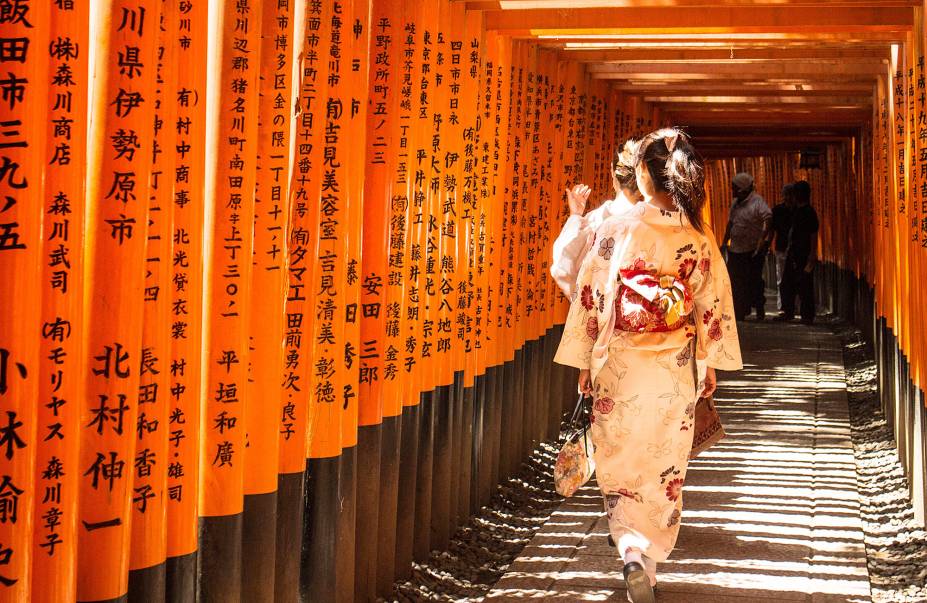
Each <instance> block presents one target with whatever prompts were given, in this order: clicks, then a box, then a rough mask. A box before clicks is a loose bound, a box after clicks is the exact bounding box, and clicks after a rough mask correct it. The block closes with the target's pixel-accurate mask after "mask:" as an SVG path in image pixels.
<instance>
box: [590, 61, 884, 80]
mask: <svg viewBox="0 0 927 603" xmlns="http://www.w3.org/2000/svg"><path fill="white" fill-rule="evenodd" d="M887 64H888V62H887V61H886V60H884V59H856V60H853V61H842V60H830V59H829V60H818V61H813V62H811V61H767V62H763V63H754V62H748V61H739V60H736V59H735V60H733V61H718V62H709V61H700V62H688V61H674V62H669V61H667V62H662V63H638V62H634V63H631V62H627V63H590V64H589V65H587V66H586V70H587V71H588V72H589V73H593V74H598V75H626V74H630V73H651V74H654V73H664V74H683V75H685V74H711V75H714V76H721V75H725V76H727V75H732V76H745V75H750V76H756V75H762V76H769V77H788V76H817V75H821V74H846V75H878V74H881V73H884V72H885V70H886V65H887Z"/></svg>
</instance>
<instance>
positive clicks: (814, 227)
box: [777, 180, 819, 325]
mask: <svg viewBox="0 0 927 603" xmlns="http://www.w3.org/2000/svg"><path fill="white" fill-rule="evenodd" d="M792 193H793V194H794V195H795V209H794V210H793V212H792V228H791V229H790V230H789V244H788V249H787V250H786V254H785V256H786V257H785V274H783V276H782V314H781V315H780V316H779V317H778V318H777V320H792V319H793V318H795V296H796V295H798V298H799V299H800V300H801V321H802V322H803V323H804V324H809V325H810V324H812V323H813V322H814V315H815V306H814V266H815V264H817V259H818V257H817V256H818V228H819V223H818V214H817V212H816V211H814V208H813V207H811V185H810V184H808V183H807V182H806V181H804V180H799V181H798V182H796V183H795V186H794V187H793V189H792Z"/></svg>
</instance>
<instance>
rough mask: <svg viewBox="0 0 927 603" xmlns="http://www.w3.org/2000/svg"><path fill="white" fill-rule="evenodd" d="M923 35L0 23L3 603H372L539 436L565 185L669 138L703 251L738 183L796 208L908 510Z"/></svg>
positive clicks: (830, 29)
mask: <svg viewBox="0 0 927 603" xmlns="http://www.w3.org/2000/svg"><path fill="white" fill-rule="evenodd" d="M924 23H925V7H924V5H923V3H922V2H920V1H908V0H886V1H882V2H877V1H865V0H824V1H820V2H806V1H803V0H795V1H790V0H783V1H775V2H774V1H769V2H748V1H746V0H704V1H703V0H665V1H663V0H641V1H637V2H635V1H630V0H628V1H625V0H615V1H604V0H601V1H600V0H574V1H569V0H498V1H479V0H475V1H463V0H416V1H412V0H263V1H261V0H208V1H207V0H54V1H51V0H46V1H42V0H10V1H2V2H0V91H2V97H0V189H2V192H0V199H2V201H0V411H2V412H0V601H33V602H36V603H40V602H46V601H47V602H66V601H194V600H197V601H218V602H236V601H245V602H255V601H271V600H273V601H287V602H289V601H299V600H305V601H318V602H320V603H322V602H324V603H328V602H343V601H374V600H376V599H377V597H386V598H388V597H389V596H390V593H391V589H392V587H393V584H394V583H395V582H396V581H397V580H402V579H405V578H407V577H409V576H410V575H411V573H412V568H413V562H414V561H422V560H424V559H426V558H427V557H428V555H429V553H430V552H431V551H433V550H443V549H446V548H447V546H448V543H449V541H450V538H451V536H452V534H453V533H454V532H455V530H456V529H457V528H458V527H460V526H462V525H464V524H465V523H466V522H467V521H468V518H470V517H471V516H472V515H473V514H474V513H476V512H477V511H478V510H479V509H480V508H481V507H482V506H483V505H485V504H487V503H488V502H489V501H490V499H491V497H492V494H493V492H494V491H495V488H496V486H497V485H498V484H500V483H502V482H503V481H504V480H505V479H506V478H508V477H510V476H512V475H513V474H514V473H515V472H516V471H517V470H518V468H519V465H520V463H521V462H522V461H523V460H524V459H525V458H527V457H528V455H529V454H530V453H531V451H532V450H533V449H534V448H535V446H536V445H537V444H538V443H539V442H542V441H556V438H557V436H558V434H559V432H560V428H561V421H562V419H563V414H564V411H568V410H569V409H571V408H572V406H573V404H574V403H575V400H576V384H577V381H576V379H577V374H576V371H575V370H573V369H569V368H567V367H563V366H560V365H556V364H554V363H553V362H552V359H553V355H554V352H555V350H556V347H557V344H558V342H559V341H560V334H561V332H562V325H563V322H564V319H565V316H566V313H567V310H568V308H569V300H568V299H566V298H565V297H564V296H563V294H562V293H561V292H560V291H559V289H558V288H557V286H556V284H555V283H554V281H553V280H552V278H551V277H550V274H549V269H550V263H551V246H552V242H553V240H554V239H555V238H556V236H557V234H558V232H559V230H560V227H561V225H562V224H563V223H564V221H565V220H566V218H567V216H568V214H569V209H568V205H567V200H566V194H565V189H567V188H568V187H570V186H572V185H573V184H576V183H585V184H588V185H589V186H591V187H592V190H593V192H592V199H593V200H594V201H601V200H602V199H607V198H610V196H611V195H612V194H613V191H612V176H611V160H612V157H613V154H614V151H615V149H616V148H617V147H618V146H619V145H621V144H622V143H623V141H624V140H626V139H628V138H629V137H639V136H641V135H643V134H646V133H647V132H649V131H651V130H653V129H656V128H658V127H661V126H668V125H672V126H679V127H681V128H684V129H685V131H687V132H688V133H689V134H690V135H691V137H692V140H693V144H694V145H695V147H696V148H697V149H698V150H699V151H700V152H701V153H702V154H703V156H704V157H705V158H706V171H707V178H706V189H707V198H708V202H707V203H706V207H705V210H704V217H705V220H706V222H707V223H708V224H709V225H710V226H711V227H712V230H713V231H714V233H715V234H716V235H718V237H719V238H720V234H721V233H722V232H723V231H724V226H725V224H726V221H727V217H728V210H729V208H730V206H731V177H732V176H733V174H734V173H735V172H739V171H747V172H751V173H752V174H753V175H754V176H755V178H756V186H757V190H758V192H759V193H760V194H761V195H762V196H763V197H765V198H766V199H767V200H768V201H769V203H770V205H772V204H773V203H775V202H776V201H777V200H778V199H779V191H780V189H781V187H782V185H783V184H784V183H786V182H792V181H795V180H799V179H804V180H807V181H808V182H810V183H811V186H812V200H813V205H814V207H815V209H816V210H817V212H818V215H819V217H820V223H821V229H820V232H819V249H820V256H821V257H820V259H821V263H820V265H819V267H818V268H817V270H816V284H817V290H818V297H819V311H820V312H821V313H822V314H828V315H831V316H833V317H839V318H842V319H843V320H844V321H845V322H846V323H848V324H853V325H856V326H857V327H858V328H859V330H860V331H861V332H862V333H863V335H864V336H865V338H866V339H867V340H868V341H870V342H871V343H872V344H873V346H874V348H873V349H874V350H875V356H876V358H875V360H876V361H877V365H878V385H879V392H880V396H881V400H882V403H881V406H882V410H883V412H884V413H885V416H886V417H887V420H888V421H889V424H890V425H891V427H892V428H893V430H894V443H895V445H896V447H897V450H898V454H899V456H900V459H901V463H902V465H903V468H904V471H905V476H906V479H907V483H908V488H909V499H910V503H911V504H912V505H913V506H914V508H915V512H916V514H918V516H919V517H920V518H921V519H923V515H924V511H925V479H924V478H925V412H924V410H925V408H924V394H923V392H924V388H925V386H927V363H925V361H927V330H925V328H924V323H925V321H927V294H925V290H924V287H923V284H924V281H925V280H927V117H925V116H927V88H925V83H924V82H925V77H927V71H925V66H924V55H925V30H924ZM796 328H797V325H796ZM815 328H817V327H815ZM754 335H755V333H754ZM749 336H750V332H748V331H745V332H744V334H743V335H742V337H749ZM752 345H754V347H757V348H762V346H763V345H764V344H763V342H762V341H761V340H757V341H755V342H754V343H753V344H752ZM801 353H802V352H801V351H800V350H796V351H795V352H794V354H796V355H800V354H801ZM796 357H797V356H796ZM798 361H799V360H796V362H798ZM724 378H725V377H724V376H723V375H722V376H721V378H720V384H721V386H722V387H723V386H724ZM770 387H772V386H771V385H770ZM809 387H810V386H809ZM799 389H800V387H799ZM722 411H723V409H722ZM723 414H724V413H723V412H722V415H723ZM616 571H617V570H616ZM671 600H688V599H686V598H685V597H683V598H681V599H671ZM698 600H702V599H698ZM705 600H708V599H705ZM770 600H774V599H770ZM809 600H810V599H809ZM815 600H818V599H815ZM821 600H823V599H821ZM828 600H831V599H828ZM833 600H849V599H833ZM854 600H855V599H854Z"/></svg>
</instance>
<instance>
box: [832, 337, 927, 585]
mask: <svg viewBox="0 0 927 603" xmlns="http://www.w3.org/2000/svg"><path fill="white" fill-rule="evenodd" d="M834 330H835V332H836V333H837V334H838V335H840V336H841V337H842V338H843V344H844V347H843V358H844V364H845V366H846V375H847V388H848V394H849V401H850V424H851V427H852V430H853V446H854V449H855V452H856V474H857V479H858V482H859V490H860V495H861V496H862V501H861V502H862V519H863V529H864V531H865V537H866V556H867V558H868V562H869V582H870V584H871V586H872V600H873V601H875V602H876V603H879V602H882V601H921V602H923V601H927V533H925V531H924V527H923V526H921V525H919V524H917V523H916V522H915V520H914V511H913V510H912V508H911V504H910V503H909V502H908V489H907V482H906V481H905V477H904V474H903V473H902V470H901V463H900V461H899V459H898V454H897V452H896V451H895V445H894V443H893V436H892V429H891V427H889V425H888V424H887V423H886V421H885V417H884V415H883V414H882V409H881V405H880V403H879V397H878V394H877V391H876V386H877V379H876V365H875V362H874V361H873V360H872V358H873V355H872V347H871V346H870V345H869V344H868V343H866V342H864V341H863V339H862V337H861V335H860V333H859V331H857V330H856V329H854V328H852V327H848V326H846V325H834Z"/></svg>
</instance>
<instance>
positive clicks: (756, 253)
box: [721, 172, 772, 320]
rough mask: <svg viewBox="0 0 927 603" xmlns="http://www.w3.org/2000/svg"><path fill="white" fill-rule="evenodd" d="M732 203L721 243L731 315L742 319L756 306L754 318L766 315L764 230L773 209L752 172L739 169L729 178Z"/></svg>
mask: <svg viewBox="0 0 927 603" xmlns="http://www.w3.org/2000/svg"><path fill="white" fill-rule="evenodd" d="M731 188H732V192H733V195H734V204H733V205H732V206H731V215H730V218H728V223H727V230H726V231H725V233H724V239H723V240H722V241H721V246H722V247H725V246H726V247H727V250H728V257H727V268H728V272H729V273H730V275H731V286H732V288H733V293H734V315H735V317H736V318H737V320H744V319H746V318H747V316H748V315H749V314H750V312H751V311H752V310H753V309H754V308H755V309H756V318H757V320H763V319H764V318H766V296H765V289H766V283H765V282H764V280H763V267H764V265H765V262H766V250H767V242H768V241H767V232H769V222H770V220H771V218H772V210H770V209H769V205H767V204H766V201H765V200H763V197H761V196H760V195H759V193H757V192H756V190H754V187H753V176H751V175H750V174H748V173H746V172H740V173H739V174H737V175H736V176H734V178H733V180H732V181H731Z"/></svg>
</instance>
